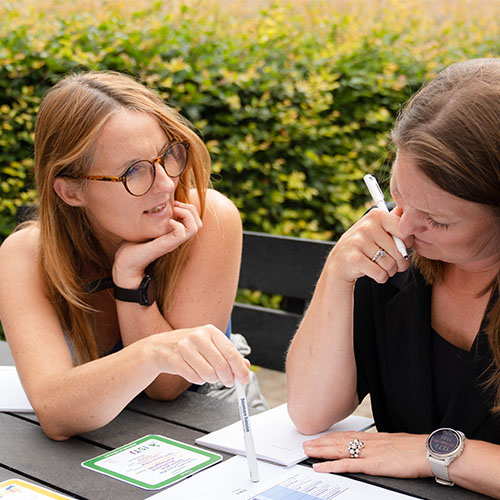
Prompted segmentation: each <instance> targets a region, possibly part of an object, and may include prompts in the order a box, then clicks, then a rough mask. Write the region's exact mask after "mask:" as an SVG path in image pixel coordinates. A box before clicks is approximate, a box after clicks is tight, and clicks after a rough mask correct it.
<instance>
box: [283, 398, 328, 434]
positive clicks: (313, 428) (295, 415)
mask: <svg viewBox="0 0 500 500" xmlns="http://www.w3.org/2000/svg"><path fill="white" fill-rule="evenodd" d="M288 414H289V415H290V418H291V419H292V422H293V423H294V424H295V427H297V430H298V431H299V432H300V433H301V434H304V435H306V436H310V435H312V434H317V433H318V432H322V431H324V430H325V429H328V427H330V425H331V423H329V424H328V423H324V422H322V421H318V419H317V418H315V416H314V415H313V414H312V412H311V411H309V410H308V409H304V407H303V406H298V405H293V404H291V403H290V402H288Z"/></svg>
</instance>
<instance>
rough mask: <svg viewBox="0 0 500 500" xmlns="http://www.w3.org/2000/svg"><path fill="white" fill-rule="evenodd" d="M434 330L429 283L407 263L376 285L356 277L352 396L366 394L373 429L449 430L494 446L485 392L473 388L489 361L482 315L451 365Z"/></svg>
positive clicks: (496, 426) (494, 421)
mask: <svg viewBox="0 0 500 500" xmlns="http://www.w3.org/2000/svg"><path fill="white" fill-rule="evenodd" d="M435 335H436V333H435V332H433V330H432V327H431V288H430V287H429V286H427V285H426V284H425V282H424V280H423V278H422V276H421V275H420V273H419V272H418V271H416V270H415V269H413V268H412V267H410V269H408V270H407V271H406V272H404V273H399V274H397V275H396V276H394V277H393V278H391V279H390V280H389V281H388V282H387V283H385V284H383V285H379V284H378V283H376V282H375V281H373V280H372V279H370V278H361V279H359V280H358V281H357V283H356V289H355V300H354V349H355V356H356V364H357V375H358V387H357V390H358V396H359V399H360V401H361V400H362V399H363V398H364V397H365V396H366V394H368V393H370V396H371V402H372V410H373V416H374V419H375V424H376V426H377V429H378V430H379V431H383V432H409V433H415V434H428V433H430V432H432V431H433V430H435V429H437V428H439V427H451V428H453V429H457V430H461V431H463V432H464V433H465V435H466V436H467V437H469V438H473V439H480V440H484V441H489V442H492V443H497V444H500V416H498V415H497V416H495V415H493V414H492V413H491V411H490V408H491V406H492V403H493V393H492V392H491V391H489V392H487V391H485V390H484V389H483V388H482V387H481V384H482V383H484V381H485V379H486V378H487V372H488V369H489V367H490V363H491V361H492V353H491V350H490V348H489V345H488V339H487V335H486V333H485V332H484V320H483V325H481V329H480V331H479V333H478V335H477V337H476V339H475V341H474V344H473V345H472V348H471V350H470V351H468V352H467V351H462V350H458V351H459V352H458V358H457V363H455V364H454V363H453V362H451V363H450V357H449V356H444V357H443V352H442V349H440V347H439V345H437V344H436V339H435V338H434V337H435ZM438 340H439V339H438ZM441 340H442V339H441ZM441 347H442V346H441ZM452 347H453V346H452ZM455 349H456V348H455ZM450 370H453V372H452V373H453V375H452V376H450ZM453 377H455V380H454V379H453ZM436 379H438V382H436ZM446 391H448V392H447V393H446Z"/></svg>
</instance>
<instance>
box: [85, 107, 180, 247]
mask: <svg viewBox="0 0 500 500" xmlns="http://www.w3.org/2000/svg"><path fill="white" fill-rule="evenodd" d="M168 144H169V141H168V139H167V136H166V135H165V133H164V131H163V130H162V128H161V127H160V125H159V124H158V122H157V121H156V120H155V119H154V118H152V117H151V116H149V115H147V114H145V113H138V112H135V111H130V110H122V111H120V112H119V113H117V114H115V115H113V116H112V117H111V118H110V119H109V121H108V122H107V124H106V125H105V126H104V128H103V130H102V132H101V134H100V136H99V138H98V140H97V144H96V154H95V160H94V163H93V165H92V167H91V168H90V171H89V172H88V175H104V176H116V177H119V176H120V175H122V174H123V173H124V172H125V170H126V169H127V167H129V166H130V165H131V164H132V163H133V162H134V161H136V160H153V159H154V158H157V157H158V156H160V154H161V153H162V152H163V151H164V150H165V148H166V146H167V145H168ZM83 182H84V183H85V184H84V187H83V191H82V197H83V199H84V207H85V210H86V213H87V215H88V217H89V219H90V221H91V222H92V225H93V228H94V230H95V231H96V234H97V236H98V238H99V239H100V241H101V243H102V244H103V245H104V247H105V248H109V249H114V250H116V248H117V247H118V246H119V245H120V244H121V243H122V242H123V241H130V242H143V241H148V240H151V239H154V238H157V237H159V236H161V235H163V234H165V233H166V232H168V231H169V229H170V228H169V221H170V219H171V218H172V214H173V203H174V193H175V189H176V187H177V184H178V182H179V179H178V178H174V179H172V178H170V177H168V175H167V174H166V173H165V170H164V169H163V168H161V167H160V166H159V165H157V166H156V178H155V181H154V184H153V186H152V187H151V189H150V191H148V192H147V193H146V194H145V195H143V196H132V195H131V194H130V193H128V192H127V190H126V189H125V186H124V185H123V184H122V183H121V182H99V181H93V180H87V181H83Z"/></svg>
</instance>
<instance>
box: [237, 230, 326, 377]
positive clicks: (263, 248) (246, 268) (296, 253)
mask: <svg viewBox="0 0 500 500" xmlns="http://www.w3.org/2000/svg"><path fill="white" fill-rule="evenodd" d="M333 245H334V243H333V242H330V241H317V240H309V239H304V238H293V237H288V236H276V235H271V234H264V233H255V232H250V231H244V232H243V255H242V262H241V272H240V279H239V284H238V286H239V287H240V288H249V289H251V290H259V291H261V292H264V293H267V294H279V295H282V296H283V297H284V308H285V310H276V309H270V308H266V307H261V306H253V305H248V304H241V303H238V302H236V303H235V305H234V309H233V313H232V324H233V332H237V333H242V334H243V335H244V336H245V338H246V339H247V341H248V343H249V345H250V347H251V348H252V353H251V354H250V356H249V359H250V361H251V362H252V363H253V364H255V365H258V366H263V367H265V368H271V369H274V370H281V371H284V368H285V357H286V352H287V349H288V346H289V344H290V341H291V339H292V337H293V335H294V333H295V331H296V329H297V327H298V324H299V322H300V320H301V318H302V315H303V313H304V311H305V308H306V307H307V304H308V302H309V300H310V299H311V297H312V294H313V291H314V287H315V285H316V282H317V280H318V278H319V275H320V273H321V269H322V268H323V264H324V262H325V260H326V257H327V256H328V254H329V253H330V251H331V249H332V247H333Z"/></svg>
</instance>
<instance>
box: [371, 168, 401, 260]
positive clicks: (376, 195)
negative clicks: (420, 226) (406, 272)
mask: <svg viewBox="0 0 500 500" xmlns="http://www.w3.org/2000/svg"><path fill="white" fill-rule="evenodd" d="M363 180H364V181H365V184H366V187H367V188H368V191H370V195H371V197H372V200H373V202H374V203H375V205H377V208H380V209H382V210H385V211H386V212H389V209H388V208H387V205H386V204H385V199H384V193H382V190H381V189H380V186H379V185H378V182H377V179H375V177H373V175H370V174H366V175H365V176H364V177H363ZM392 239H393V240H394V243H395V244H396V246H397V247H398V250H399V253H400V254H401V255H402V256H403V257H404V258H405V259H406V260H408V252H407V251H406V247H405V244H404V243H403V242H402V241H401V240H400V239H399V238H398V237H397V236H394V235H392Z"/></svg>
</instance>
